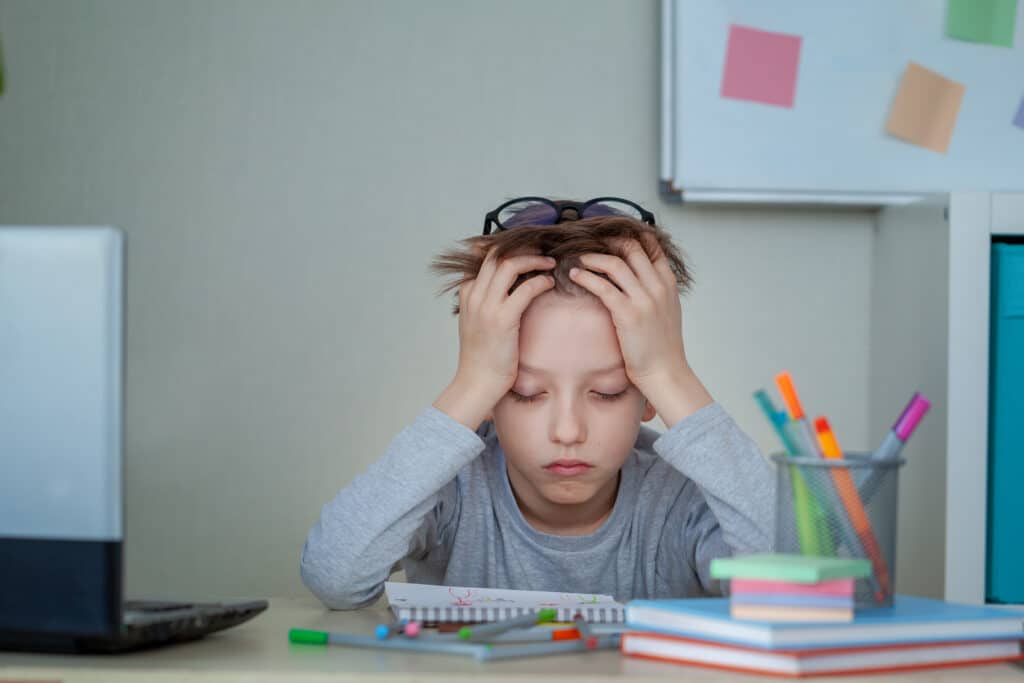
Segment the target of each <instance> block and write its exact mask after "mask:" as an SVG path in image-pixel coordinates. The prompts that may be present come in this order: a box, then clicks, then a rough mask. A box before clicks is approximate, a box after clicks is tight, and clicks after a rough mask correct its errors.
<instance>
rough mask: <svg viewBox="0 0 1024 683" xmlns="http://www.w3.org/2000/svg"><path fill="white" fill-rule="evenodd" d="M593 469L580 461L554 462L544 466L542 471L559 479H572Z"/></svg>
mask: <svg viewBox="0 0 1024 683" xmlns="http://www.w3.org/2000/svg"><path fill="white" fill-rule="evenodd" d="M592 467H593V465H588V464H587V463H585V462H583V461H582V460H555V461H554V462H553V463H550V464H548V465H545V466H544V469H545V470H547V471H548V472H550V473H552V474H557V475H558V476H561V477H574V476H576V475H578V474H583V473H584V472H587V471H588V470H590V469H591V468H592Z"/></svg>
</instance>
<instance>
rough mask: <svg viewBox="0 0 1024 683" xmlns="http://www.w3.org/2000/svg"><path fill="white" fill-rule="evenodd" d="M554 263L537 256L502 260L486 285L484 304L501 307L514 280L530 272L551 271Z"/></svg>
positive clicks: (546, 258)
mask: <svg viewBox="0 0 1024 683" xmlns="http://www.w3.org/2000/svg"><path fill="white" fill-rule="evenodd" d="M555 263H556V261H555V259H553V258H551V257H549V256H541V255H539V254H520V255H518V256H510V257H508V258H506V259H502V262H501V263H500V264H498V267H497V270H495V272H494V276H493V277H492V278H491V281H490V282H489V283H488V285H487V293H486V294H485V295H484V302H485V304H487V305H494V306H499V305H501V303H502V302H503V301H504V300H505V298H506V297H507V296H508V290H510V289H511V288H512V285H513V283H515V281H516V278H518V277H519V276H520V275H522V274H523V273H528V272H530V271H531V270H551V269H552V268H554V267H555Z"/></svg>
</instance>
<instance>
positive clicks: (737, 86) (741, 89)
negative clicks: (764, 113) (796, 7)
mask: <svg viewBox="0 0 1024 683" xmlns="http://www.w3.org/2000/svg"><path fill="white" fill-rule="evenodd" d="M801 41H802V38H801V37H800V36H793V35H788V34H785V33H773V32H772V31H762V30H760V29H756V28H748V27H746V26H737V25H736V24H733V25H732V26H730V27H729V44H728V47H727V48H726V54H725V74H723V76H722V97H729V98H732V99H735V100H751V101H753V102H763V103H764V104H774V105H777V106H780V107H792V106H793V100H794V99H795V98H796V74H797V68H798V67H799V66H800V43H801Z"/></svg>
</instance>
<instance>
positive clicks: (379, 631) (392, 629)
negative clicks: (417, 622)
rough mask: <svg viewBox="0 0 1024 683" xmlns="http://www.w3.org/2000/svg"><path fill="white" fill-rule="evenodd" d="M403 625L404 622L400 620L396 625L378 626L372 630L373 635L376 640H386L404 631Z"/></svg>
mask: <svg viewBox="0 0 1024 683" xmlns="http://www.w3.org/2000/svg"><path fill="white" fill-rule="evenodd" d="M405 625H406V622H405V620H402V621H400V622H398V623H397V624H380V625H378V626H377V628H375V629H374V631H373V633H374V635H376V636H377V640H387V639H388V638H390V637H391V636H394V635H398V634H399V633H402V631H403V630H404V629H405Z"/></svg>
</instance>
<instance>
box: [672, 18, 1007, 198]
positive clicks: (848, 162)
mask: <svg viewBox="0 0 1024 683" xmlns="http://www.w3.org/2000/svg"><path fill="white" fill-rule="evenodd" d="M662 1H663V5H662V21H663V26H662V54H663V73H662V169H661V177H662V181H663V183H662V186H663V188H664V189H666V190H668V191H669V192H674V193H680V192H681V195H682V198H683V199H692V200H697V199H702V198H703V199H709V200H712V201H723V200H724V201H729V200H740V201H742V200H744V199H748V200H750V199H752V200H754V201H759V200H764V201H788V200H794V201H824V202H829V201H837V202H851V203H890V202H889V201H888V200H894V201H899V200H901V199H907V198H909V197H908V196H907V195H917V194H920V193H931V192H943V191H950V190H954V189H955V190H989V191H994V190H999V191H1012V190H1022V189H1024V129H1022V128H1019V127H1016V126H1014V125H1013V123H1012V122H1013V118H1014V115H1015V113H1016V112H1017V108H1018V106H1020V103H1021V98H1022V96H1024V7H1018V11H1017V16H1016V29H1015V40H1014V47H1013V48H1005V47H996V46H991V45H984V44H978V43H969V42H963V41H959V40H954V39H950V38H946V37H945V18H946V17H945V15H946V3H945V2H944V1H943V0H854V1H848V2H840V1H839V0H825V1H822V0H775V1H772V2H769V1H765V0H662ZM732 24H739V25H743V26H750V27H753V28H758V29H762V30H766V31H776V32H779V33H786V34H795V35H800V36H802V46H801V53H800V64H799V70H798V76H797V85H796V99H795V102H794V105H793V108H785V107H778V106H772V105H766V104H761V103H758V102H748V101H743V100H735V99H726V98H723V97H721V96H720V91H721V82H722V74H723V69H724V66H725V56H726V45H727V40H728V35H729V27H730V25H732ZM909 61H914V62H917V63H918V64H921V65H922V66H924V67H926V68H928V69H931V70H933V71H937V72H938V73H940V74H942V75H943V76H945V77H947V78H950V79H952V80H954V81H958V82H960V83H963V84H964V85H965V86H966V92H965V94H964V98H963V102H962V104H961V107H960V111H959V116H958V119H957V124H956V128H955V129H954V132H953V137H952V140H951V142H950V145H949V149H948V151H947V152H946V153H945V154H941V153H937V152H934V151H932V150H929V149H925V148H923V147H917V146H915V145H912V144H910V143H907V142H904V141H903V140H900V139H898V138H895V137H892V136H890V135H889V134H887V133H886V132H885V123H886V119H887V118H888V115H889V109H890V106H891V104H892V101H893V98H894V96H895V94H896V91H897V88H898V85H899V81H900V78H901V77H902V75H903V71H904V70H905V69H906V67H907V64H908V62H909Z"/></svg>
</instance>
